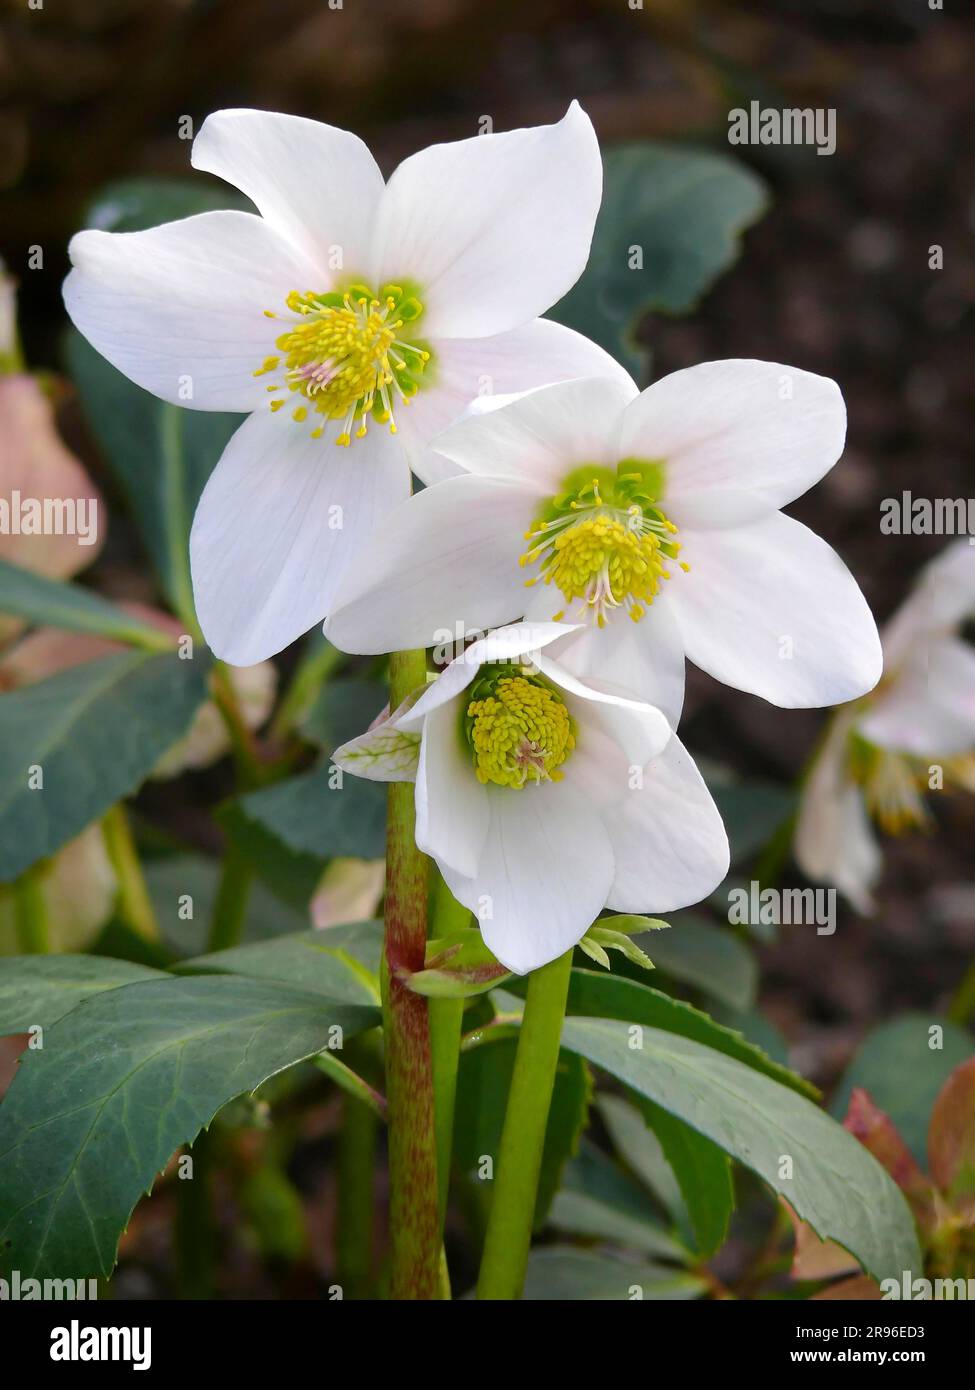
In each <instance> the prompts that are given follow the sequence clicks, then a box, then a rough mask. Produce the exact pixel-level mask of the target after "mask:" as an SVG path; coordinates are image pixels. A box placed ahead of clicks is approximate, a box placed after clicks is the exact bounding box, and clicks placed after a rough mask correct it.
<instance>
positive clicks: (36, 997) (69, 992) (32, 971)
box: [0, 955, 163, 1036]
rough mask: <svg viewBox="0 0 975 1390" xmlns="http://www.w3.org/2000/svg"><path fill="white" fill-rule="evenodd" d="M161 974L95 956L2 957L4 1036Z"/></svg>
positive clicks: (0, 1016)
mask: <svg viewBox="0 0 975 1390" xmlns="http://www.w3.org/2000/svg"><path fill="white" fill-rule="evenodd" d="M159 978H163V977H161V976H160V973H159V971H157V970H149V969H148V968H147V967H146V966H144V965H132V964H130V963H129V961H125V960H108V959H101V958H99V957H97V956H71V955H63V956H4V957H0V1036H2V1035H3V1034H5V1033H24V1032H26V1031H27V1029H28V1028H32V1027H34V1026H35V1025H37V1024H40V1026H41V1027H42V1028H47V1027H49V1026H50V1025H51V1024H52V1023H54V1022H55V1021H56V1020H57V1019H59V1018H60V1017H61V1015H62V1014H66V1013H68V1012H69V1011H70V1010H71V1009H73V1008H74V1007H75V1005H76V1004H80V1003H81V1002H82V1000H83V999H87V998H88V997H89V996H90V995H92V994H100V993H101V992H102V991H103V990H106V989H118V988H119V987H120V986H121V985H129V984H132V983H133V981H135V980H151V979H159Z"/></svg>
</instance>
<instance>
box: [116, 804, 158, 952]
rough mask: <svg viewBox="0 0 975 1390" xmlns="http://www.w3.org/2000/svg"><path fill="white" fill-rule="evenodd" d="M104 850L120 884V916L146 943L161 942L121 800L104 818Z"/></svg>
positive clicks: (137, 853)
mask: <svg viewBox="0 0 975 1390" xmlns="http://www.w3.org/2000/svg"><path fill="white" fill-rule="evenodd" d="M102 834H103V836H104V837H105V849H106V850H107V851H108V857H109V859H110V860H111V861H112V868H113V869H114V870H115V878H116V880H117V882H118V909H119V915H120V916H121V918H122V920H123V921H124V922H125V923H126V925H127V926H130V927H131V928H132V930H133V931H134V932H136V933H137V934H138V935H139V936H141V937H142V939H143V941H158V940H159V939H160V938H159V924H158V922H157V921H156V914H155V912H154V911H153V906H152V902H151V900H150V898H149V890H148V888H147V887H146V880H145V877H144V876H143V873H142V864H141V862H140V860H139V852H138V850H137V849H136V847H135V841H134V840H133V838H132V828H131V826H130V825H129V818H128V816H127V814H126V811H125V807H124V806H123V805H122V803H121V801H120V802H119V803H118V804H117V805H115V806H113V807H112V808H111V810H110V811H106V813H105V815H104V816H103V817H102Z"/></svg>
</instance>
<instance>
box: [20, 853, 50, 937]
mask: <svg viewBox="0 0 975 1390" xmlns="http://www.w3.org/2000/svg"><path fill="white" fill-rule="evenodd" d="M47 869H48V865H47V861H46V860H44V859H41V860H38V862H37V863H36V864H32V865H31V866H30V868H29V869H25V870H24V872H23V873H22V874H21V875H20V877H19V878H18V879H16V880H15V882H14V920H15V922H16V927H17V949H18V950H20V951H23V953H24V955H25V956H44V955H47V953H48V951H50V949H51V933H50V923H49V920H48V911H47V898H46V897H45V896H44V878H45V875H46V874H47Z"/></svg>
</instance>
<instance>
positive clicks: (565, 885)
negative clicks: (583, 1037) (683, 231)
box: [440, 782, 614, 975]
mask: <svg viewBox="0 0 975 1390" xmlns="http://www.w3.org/2000/svg"><path fill="white" fill-rule="evenodd" d="M487 790H488V799H489V802H490V807H491V824H490V828H489V830H488V834H487V839H486V841H485V844H484V849H483V851H482V853H481V860H480V863H479V865H478V869H477V874H476V876H472V877H465V876H464V875H461V874H457V873H455V872H454V871H453V870H452V869H451V868H450V867H449V865H445V864H440V869H441V872H442V873H443V876H444V879H445V880H446V883H447V887H448V888H449V889H450V891H451V892H452V893H453V895H454V897H455V898H456V899H457V900H458V902H461V903H463V905H464V906H465V907H469V908H470V910H471V911H472V912H474V913H475V914H477V916H478V918H479V921H480V925H481V933H482V935H483V937H484V940H485V942H486V943H487V945H488V946H489V948H490V949H491V950H492V951H493V952H494V954H495V955H496V956H497V958H498V960H499V961H500V962H501V963H502V965H505V966H507V968H508V969H509V970H513V971H514V972H515V973H516V974H518V975H524V974H527V972H528V971H529V970H537V969H538V967H539V966H540V965H546V964H547V963H548V962H549V961H551V960H555V959H556V958H557V957H558V956H561V955H563V954H564V953H565V952H566V951H568V950H569V949H570V947H572V946H574V945H575V944H576V942H577V941H579V940H581V938H582V937H583V936H584V935H585V934H586V932H587V931H588V929H589V927H590V925H591V923H592V922H593V920H594V919H595V917H596V916H597V914H598V913H599V912H600V911H601V909H602V908H603V907H604V905H605V903H606V894H607V892H608V891H609V887H610V884H611V883H612V881H613V871H614V858H613V849H612V846H611V844H610V840H609V836H608V835H607V834H606V831H605V829H604V828H603V824H602V821H601V819H600V817H599V815H598V814H597V812H596V810H595V809H594V808H593V807H592V806H591V805H590V804H589V803H588V801H587V800H586V798H585V797H584V796H583V795H582V793H581V792H579V791H577V790H576V789H575V788H574V787H572V786H571V785H569V784H567V783H566V782H549V783H543V784H541V785H539V786H534V787H525V788H523V789H522V790H521V791H514V790H512V788H510V787H490V788H488V789H487Z"/></svg>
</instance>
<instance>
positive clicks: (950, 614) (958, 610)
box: [881, 536, 975, 675]
mask: <svg viewBox="0 0 975 1390" xmlns="http://www.w3.org/2000/svg"><path fill="white" fill-rule="evenodd" d="M972 614H975V546H973V545H971V544H969V540H968V537H967V536H966V537H963V538H960V539H959V540H956V541H952V543H951V544H950V545H948V546H946V547H945V549H944V550H942V551H941V553H940V554H939V555H936V556H935V558H934V559H933V560H932V561H931V562H930V563H929V564H927V565H925V567H924V569H923V570H922V571H921V573H920V575H919V576H918V579H917V582H916V583H915V585H914V588H913V589H912V590H911V592H910V593H909V594H908V596H907V598H906V599H905V600H904V602H903V603H902V604H901V606H900V608H898V610H897V612H896V613H895V614H894V616H893V617H892V618H891V620H890V622H889V623H887V625H886V626H885V628H884V630H883V633H882V634H881V636H882V639H883V644H884V669H885V670H886V671H887V673H888V675H890V674H891V673H892V672H894V671H895V670H896V669H897V667H898V666H900V665H901V663H902V662H904V661H909V660H910V658H911V654H912V652H913V651H914V649H915V648H916V646H917V644H918V643H919V642H927V641H930V640H931V638H933V637H937V636H938V635H939V634H943V633H949V632H952V631H954V630H955V629H956V628H958V627H959V626H960V625H961V623H963V622H964V620H965V619H966V618H968V617H970V616H971V615H972Z"/></svg>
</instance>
